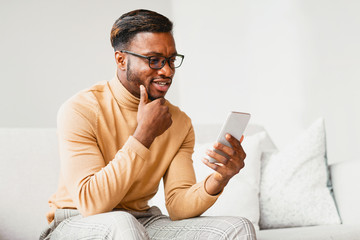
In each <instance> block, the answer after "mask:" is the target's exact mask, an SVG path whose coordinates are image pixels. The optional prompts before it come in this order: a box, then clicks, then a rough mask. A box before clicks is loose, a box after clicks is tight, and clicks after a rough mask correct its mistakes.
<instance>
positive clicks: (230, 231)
mask: <svg viewBox="0 0 360 240" xmlns="http://www.w3.org/2000/svg"><path fill="white" fill-rule="evenodd" d="M225 222H226V224H225V226H224V229H223V230H224V231H225V233H226V236H227V239H239V240H240V239H241V240H242V239H244V240H245V239H246V240H255V239H256V233H255V229H254V225H253V224H252V222H251V221H249V220H248V219H246V218H243V217H228V218H227V219H225Z"/></svg>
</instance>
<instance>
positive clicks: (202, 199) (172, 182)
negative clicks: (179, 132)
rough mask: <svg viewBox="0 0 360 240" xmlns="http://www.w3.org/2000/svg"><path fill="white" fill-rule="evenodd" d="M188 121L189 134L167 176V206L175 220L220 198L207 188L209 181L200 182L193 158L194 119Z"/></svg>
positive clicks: (201, 210) (199, 211)
mask: <svg viewBox="0 0 360 240" xmlns="http://www.w3.org/2000/svg"><path fill="white" fill-rule="evenodd" d="M188 125H189V126H186V127H188V134H187V136H186V138H185V140H184V142H183V144H182V145H181V147H180V149H179V150H178V152H177V154H176V155H175V157H174V158H173V160H172V162H171V164H170V166H169V168H168V170H167V171H166V174H165V176H164V188H165V200H166V208H167V210H168V212H169V216H170V218H171V219H172V220H179V219H185V218H191V217H196V216H199V215H201V214H202V213H203V212H205V211H206V210H207V209H208V208H209V207H210V206H211V205H212V204H214V203H215V201H216V199H217V198H218V196H212V195H210V194H208V193H207V192H206V190H205V181H201V182H198V183H196V178H195V172H194V168H193V161H192V158H191V155H192V153H193V149H194V143H195V135H194V130H193V128H192V126H191V123H190V121H189V124H188ZM184 127H185V126H184Z"/></svg>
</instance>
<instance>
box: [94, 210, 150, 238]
mask: <svg viewBox="0 0 360 240" xmlns="http://www.w3.org/2000/svg"><path fill="white" fill-rule="evenodd" d="M100 215H103V216H101V218H102V223H104V224H106V225H107V227H108V230H109V235H110V236H111V237H110V238H109V239H148V237H147V234H146V230H145V228H144V227H143V225H141V224H140V222H139V221H138V220H137V219H136V218H135V217H134V216H133V215H131V214H130V213H127V212H123V211H114V212H109V213H104V214H100Z"/></svg>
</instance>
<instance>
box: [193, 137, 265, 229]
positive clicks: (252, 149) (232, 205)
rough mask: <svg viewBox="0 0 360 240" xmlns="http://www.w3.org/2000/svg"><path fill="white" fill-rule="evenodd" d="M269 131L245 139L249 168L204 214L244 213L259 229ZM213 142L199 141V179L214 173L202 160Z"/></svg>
mask: <svg viewBox="0 0 360 240" xmlns="http://www.w3.org/2000/svg"><path fill="white" fill-rule="evenodd" d="M265 138H266V133H265V132H261V133H257V134H255V135H253V136H247V137H245V138H244V141H243V142H242V146H243V148H244V151H245V152H246V155H247V156H246V159H245V167H244V168H243V169H242V170H241V171H240V172H239V174H237V175H235V176H234V177H233V178H232V179H231V180H230V182H229V183H228V185H227V186H226V187H225V189H224V191H223V193H222V195H221V196H220V197H219V198H218V200H217V201H216V202H215V204H214V205H213V206H212V207H211V208H209V209H208V210H207V211H206V212H205V213H204V214H203V215H204V216H241V217H246V218H247V219H249V220H250V221H251V222H252V223H253V224H254V226H255V228H256V229H259V225H258V224H259V216H260V212H259V183H260V159H261V153H262V148H261V143H262V141H263V140H264V139H265ZM212 145H213V143H207V144H196V146H195V153H194V155H193V160H194V169H195V173H196V176H197V180H198V181H201V180H203V179H205V178H206V177H207V176H208V175H209V174H211V173H212V172H213V170H212V169H210V168H209V167H207V166H206V165H205V164H203V163H202V162H201V159H202V158H203V157H204V156H205V151H206V149H212Z"/></svg>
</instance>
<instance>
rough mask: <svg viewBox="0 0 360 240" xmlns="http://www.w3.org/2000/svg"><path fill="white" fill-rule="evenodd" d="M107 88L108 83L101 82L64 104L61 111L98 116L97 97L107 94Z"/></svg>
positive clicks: (80, 92)
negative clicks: (73, 111)
mask: <svg viewBox="0 0 360 240" xmlns="http://www.w3.org/2000/svg"><path fill="white" fill-rule="evenodd" d="M106 87H107V81H101V82H98V83H96V84H94V85H92V86H91V87H89V88H86V89H83V90H81V91H79V92H77V93H76V94H74V95H73V96H72V97H70V98H69V99H67V100H66V101H65V102H64V103H63V104H62V106H61V107H60V110H59V111H64V110H75V111H77V112H79V113H81V114H91V113H92V114H91V115H93V114H96V112H97V110H98V107H99V102H98V98H97V97H96V95H97V94H101V93H103V92H105V91H106Z"/></svg>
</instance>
